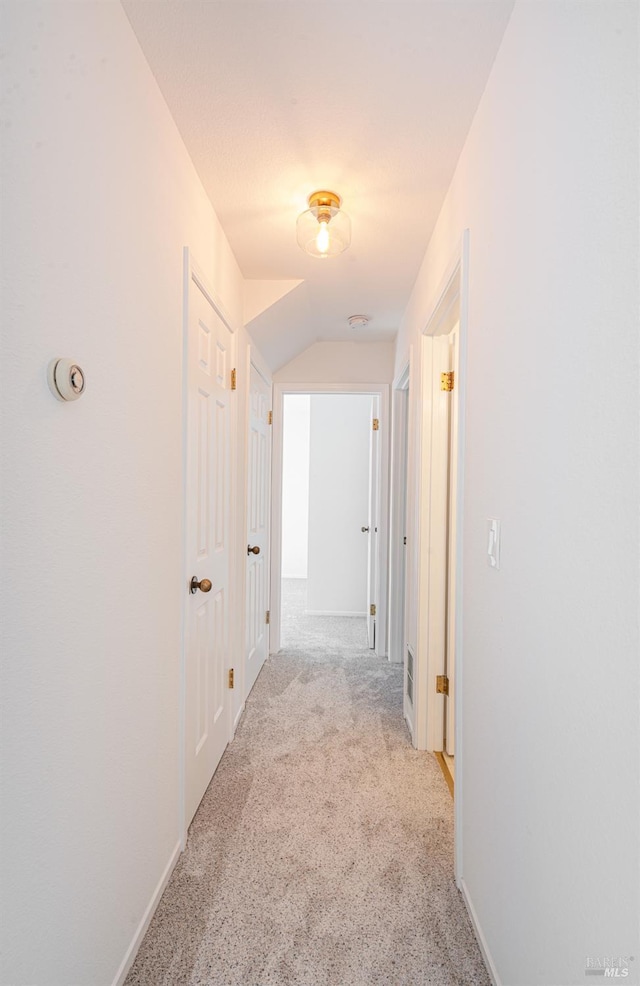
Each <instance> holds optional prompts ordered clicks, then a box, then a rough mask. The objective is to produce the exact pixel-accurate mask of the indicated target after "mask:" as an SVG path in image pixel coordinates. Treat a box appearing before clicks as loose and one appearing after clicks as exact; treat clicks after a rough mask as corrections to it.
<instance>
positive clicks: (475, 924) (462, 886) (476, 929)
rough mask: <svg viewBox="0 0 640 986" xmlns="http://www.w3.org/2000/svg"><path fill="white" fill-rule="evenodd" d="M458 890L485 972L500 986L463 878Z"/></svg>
mask: <svg viewBox="0 0 640 986" xmlns="http://www.w3.org/2000/svg"><path fill="white" fill-rule="evenodd" d="M460 890H461V892H462V898H463V900H464V902H465V904H466V905H467V911H468V912H469V917H470V918H471V924H472V925H473V930H474V932H475V935H476V938H477V939H478V945H479V946H480V951H481V952H482V958H483V959H484V964H485V965H486V967H487V972H488V973H489V975H490V976H491V981H492V982H493V986H502V981H501V979H500V976H499V975H498V970H497V969H496V966H495V963H494V961H493V958H492V956H491V952H490V951H489V946H488V945H487V941H486V938H485V937H484V935H483V933H482V928H481V927H480V922H479V921H478V915H477V914H476V909H475V907H474V906H473V904H472V903H471V897H470V896H469V890H468V888H467V885H466V883H465V882H464V880H460Z"/></svg>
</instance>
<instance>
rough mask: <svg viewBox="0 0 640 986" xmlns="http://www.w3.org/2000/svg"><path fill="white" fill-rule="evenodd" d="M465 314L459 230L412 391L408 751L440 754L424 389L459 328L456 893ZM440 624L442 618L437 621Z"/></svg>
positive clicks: (428, 419)
mask: <svg viewBox="0 0 640 986" xmlns="http://www.w3.org/2000/svg"><path fill="white" fill-rule="evenodd" d="M468 312H469V230H465V231H464V233H463V235H462V239H461V241H460V243H459V245H458V248H457V250H456V253H455V255H454V257H453V259H452V261H451V263H450V264H449V267H448V269H447V271H446V273H445V276H444V277H443V279H442V281H441V283H440V287H439V288H438V290H437V292H436V293H435V300H434V302H433V304H432V305H431V306H430V308H429V315H428V317H427V319H426V323H425V327H424V330H423V333H422V340H421V343H422V345H421V356H420V364H421V366H420V381H419V387H420V393H416V391H417V390H418V387H413V388H412V389H413V391H414V398H413V399H412V403H413V401H414V400H415V401H417V402H418V404H417V405H416V406H417V407H419V408H421V411H420V413H418V414H417V416H416V423H417V428H418V431H419V434H418V435H417V445H416V447H417V449H418V453H419V461H418V463H417V484H416V490H417V498H418V504H419V509H418V511H417V526H418V530H417V531H416V538H417V544H418V586H417V588H418V599H419V601H420V605H419V611H418V654H417V660H416V683H415V684H416V687H415V699H416V701H415V736H414V743H415V745H416V747H417V748H418V749H421V750H431V751H435V750H441V749H442V714H441V712H440V714H439V711H438V707H437V701H438V699H440V701H441V702H442V698H441V696H438V695H437V694H436V691H435V678H436V675H437V674H439V673H441V672H440V669H441V664H442V660H443V655H442V654H441V653H434V652H433V650H431V651H430V647H429V643H430V639H429V638H430V634H429V629H430V615H431V614H433V613H434V612H435V611H436V607H435V598H434V592H437V588H436V590H434V586H433V585H432V580H431V578H430V572H431V571H432V567H431V566H432V565H433V561H434V560H433V551H432V549H433V545H432V531H431V478H432V470H431V425H432V409H431V406H430V389H429V391H427V382H428V381H429V388H430V386H431V385H430V381H431V378H432V359H431V357H432V348H433V347H432V342H433V338H434V336H437V335H441V334H444V333H446V332H448V331H450V329H451V328H452V327H453V325H454V324H455V322H456V321H459V350H458V377H457V380H456V381H455V391H454V393H455V394H456V400H457V402H458V416H457V420H458V445H457V456H456V462H455V464H454V463H452V466H455V468H456V470H457V489H456V503H455V511H454V517H453V518H452V520H453V522H454V523H455V531H456V542H455V577H454V578H455V584H454V599H455V673H456V688H455V749H456V768H455V770H456V780H455V804H454V818H455V836H454V839H455V876H456V882H457V884H458V886H460V884H461V880H462V801H463V797H464V792H463V779H464V736H463V716H462V695H463V674H464V662H463V645H464V636H463V630H464V628H463V619H462V605H463V599H462V589H463V537H464V529H463V517H464V513H463V507H464V431H465V406H466V372H467V371H466V367H467V335H468ZM441 617H442V618H445V614H444V613H443V614H441Z"/></svg>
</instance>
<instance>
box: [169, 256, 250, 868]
mask: <svg viewBox="0 0 640 986" xmlns="http://www.w3.org/2000/svg"><path fill="white" fill-rule="evenodd" d="M192 280H193V281H195V283H196V284H197V285H198V286H199V287H200V289H201V290H202V291H203V292H204V294H205V295H206V296H207V298H208V299H209V301H210V302H211V305H212V306H213V308H214V310H215V311H216V312H217V314H218V315H219V316H220V318H221V319H222V321H223V322H224V323H225V325H226V326H227V328H228V329H229V331H230V332H231V335H232V343H233V346H234V351H233V352H232V363H233V361H234V360H235V356H236V353H235V349H237V334H236V327H235V325H234V323H233V321H232V320H231V318H230V316H229V314H228V312H227V310H226V308H225V307H224V305H223V303H222V301H221V300H220V298H219V297H218V295H217V294H216V292H215V291H214V290H213V288H212V286H211V284H210V282H209V280H208V278H207V277H206V275H205V274H204V271H203V269H202V267H201V266H200V265H199V264H198V263H197V261H196V260H195V259H194V257H193V254H192V253H191V251H190V249H189V247H184V250H183V298H182V354H181V355H182V507H181V530H180V538H181V544H182V563H181V566H180V586H179V592H180V596H179V599H180V615H181V621H180V622H181V626H180V684H179V701H180V712H179V723H180V736H179V753H180V759H179V766H178V784H179V790H178V825H179V832H180V849H181V851H183V850H184V848H185V846H186V844H187V834H188V825H187V824H186V783H187V772H186V756H187V748H186V736H187V728H186V720H187V689H186V682H187V671H186V667H187V665H186V661H187V648H186V639H187V630H188V623H187V603H188V600H189V592H188V584H189V579H190V569H189V567H188V565H189V559H188V558H187V505H188V501H187V496H188V478H189V477H188V441H189V364H188V345H189V289H190V285H191V281H192ZM230 409H231V448H232V450H233V448H234V447H236V444H237V443H236V435H237V408H236V406H235V401H233V400H232V401H231V405H230ZM236 474H237V469H236V468H235V463H234V461H233V454H232V462H231V477H230V487H231V488H230V501H231V502H230V508H229V509H230V517H229V530H230V532H231V535H232V536H233V532H235V525H236V522H237V508H236V506H235V504H236V503H237V487H236V482H237V480H236ZM236 572H237V566H236V563H235V561H234V553H233V551H232V552H231V559H230V570H229V587H230V590H231V599H230V605H231V611H230V614H229V648H230V651H231V652H232V653H233V652H235V650H236V647H237V642H238V636H237V633H238V621H237V619H235V617H234V612H233V603H232V599H233V587H234V585H235V584H236V579H237V574H236ZM232 717H233V707H232V702H231V701H229V702H228V703H227V710H226V718H227V736H228V739H229V740H231V738H232V735H233V726H232Z"/></svg>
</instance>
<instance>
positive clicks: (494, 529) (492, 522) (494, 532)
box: [487, 517, 500, 568]
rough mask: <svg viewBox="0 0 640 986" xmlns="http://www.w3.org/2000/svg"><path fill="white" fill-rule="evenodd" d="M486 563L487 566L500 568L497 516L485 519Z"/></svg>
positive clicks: (498, 522)
mask: <svg viewBox="0 0 640 986" xmlns="http://www.w3.org/2000/svg"><path fill="white" fill-rule="evenodd" d="M487 564H488V566H489V568H500V521H499V520H498V518H497V517H489V518H488V520H487Z"/></svg>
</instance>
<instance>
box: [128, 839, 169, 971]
mask: <svg viewBox="0 0 640 986" xmlns="http://www.w3.org/2000/svg"><path fill="white" fill-rule="evenodd" d="M180 851H181V850H180V842H177V843H176V846H175V849H174V850H173V852H172V853H171V856H170V857H169V862H168V863H167V865H166V866H165V868H164V870H163V873H162V876H161V877H160V880H159V881H158V886H157V887H156V889H155V890H154V891H153V894H152V895H151V900H150V901H149V903H148V905H147V909H146V910H145V912H144V914H143V915H142V920H141V922H140V924H139V925H138V927H137V929H136V933H135V934H134V936H133V940H132V942H131V944H130V945H129V948H128V949H127V951H126V952H125V956H124V958H123V960H122V962H121V963H120V968H119V969H118V971H117V972H116V975H115V979H114V980H113V983H112V986H122V984H123V983H124V981H125V979H126V978H127V974H128V972H129V969H130V968H131V966H132V965H133V960H134V959H135V957H136V955H137V954H138V949H139V948H140V945H141V944H142V939H143V938H144V936H145V934H146V931H147V928H148V927H149V925H150V923H151V918H152V917H153V915H154V913H155V909H156V907H157V906H158V904H159V903H160V898H161V897H162V894H163V893H164V888H165V887H166V885H167V884H168V882H169V877H170V876H171V874H172V873H173V868H174V866H175V865H176V863H177V862H178V858H179V856H180Z"/></svg>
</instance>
